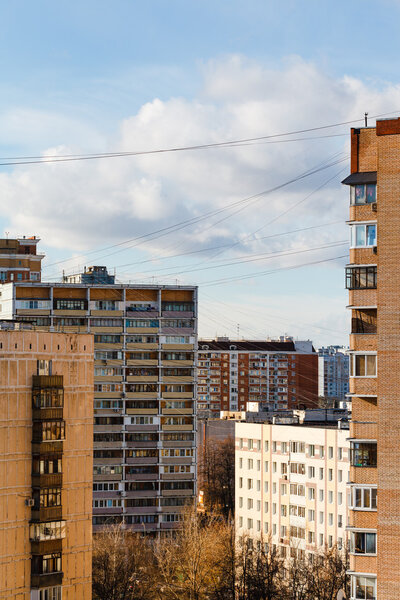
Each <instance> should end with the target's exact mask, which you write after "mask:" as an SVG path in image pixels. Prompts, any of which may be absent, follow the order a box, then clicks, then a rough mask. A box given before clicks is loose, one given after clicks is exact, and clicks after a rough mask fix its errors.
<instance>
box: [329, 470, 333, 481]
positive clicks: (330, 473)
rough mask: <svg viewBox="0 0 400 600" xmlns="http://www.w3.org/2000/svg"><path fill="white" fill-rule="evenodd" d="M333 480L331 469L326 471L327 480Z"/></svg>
mask: <svg viewBox="0 0 400 600" xmlns="http://www.w3.org/2000/svg"><path fill="white" fill-rule="evenodd" d="M332 479H333V469H328V480H329V481H332Z"/></svg>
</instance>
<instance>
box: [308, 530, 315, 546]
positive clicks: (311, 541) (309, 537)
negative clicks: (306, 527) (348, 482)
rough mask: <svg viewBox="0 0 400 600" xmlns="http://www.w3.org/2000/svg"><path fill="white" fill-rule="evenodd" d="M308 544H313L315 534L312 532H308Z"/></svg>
mask: <svg viewBox="0 0 400 600" xmlns="http://www.w3.org/2000/svg"><path fill="white" fill-rule="evenodd" d="M308 543H309V544H315V533H314V531H309V532H308Z"/></svg>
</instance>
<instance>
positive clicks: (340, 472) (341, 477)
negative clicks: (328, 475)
mask: <svg viewBox="0 0 400 600" xmlns="http://www.w3.org/2000/svg"><path fill="white" fill-rule="evenodd" d="M338 481H339V483H342V481H343V471H342V469H339V471H338Z"/></svg>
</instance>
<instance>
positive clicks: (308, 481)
mask: <svg viewBox="0 0 400 600" xmlns="http://www.w3.org/2000/svg"><path fill="white" fill-rule="evenodd" d="M348 436H349V431H348V429H347V430H346V429H340V428H338V426H337V424H336V426H332V427H327V426H324V425H323V424H322V423H321V424H320V425H319V426H314V427H309V426H306V425H273V424H258V423H236V427H235V506H236V526H237V532H238V535H239V536H240V535H243V534H248V535H249V536H250V537H251V538H252V539H253V540H254V541H256V542H257V541H258V542H262V541H264V543H266V542H271V543H272V544H275V545H276V546H278V547H279V552H280V554H281V556H283V557H285V558H289V557H293V556H296V555H297V554H298V553H299V552H300V556H306V555H308V554H309V553H314V552H316V551H323V550H324V549H325V548H326V547H328V548H329V547H332V546H333V545H335V544H337V545H338V547H339V548H343V547H344V546H345V544H346V510H347V491H346V486H347V481H348V473H349V442H348Z"/></svg>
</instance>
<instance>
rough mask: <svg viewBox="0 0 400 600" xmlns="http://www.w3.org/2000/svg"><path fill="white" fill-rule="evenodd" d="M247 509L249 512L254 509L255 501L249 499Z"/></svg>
mask: <svg viewBox="0 0 400 600" xmlns="http://www.w3.org/2000/svg"><path fill="white" fill-rule="evenodd" d="M247 508H248V510H250V509H251V508H253V499H252V498H247Z"/></svg>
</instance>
